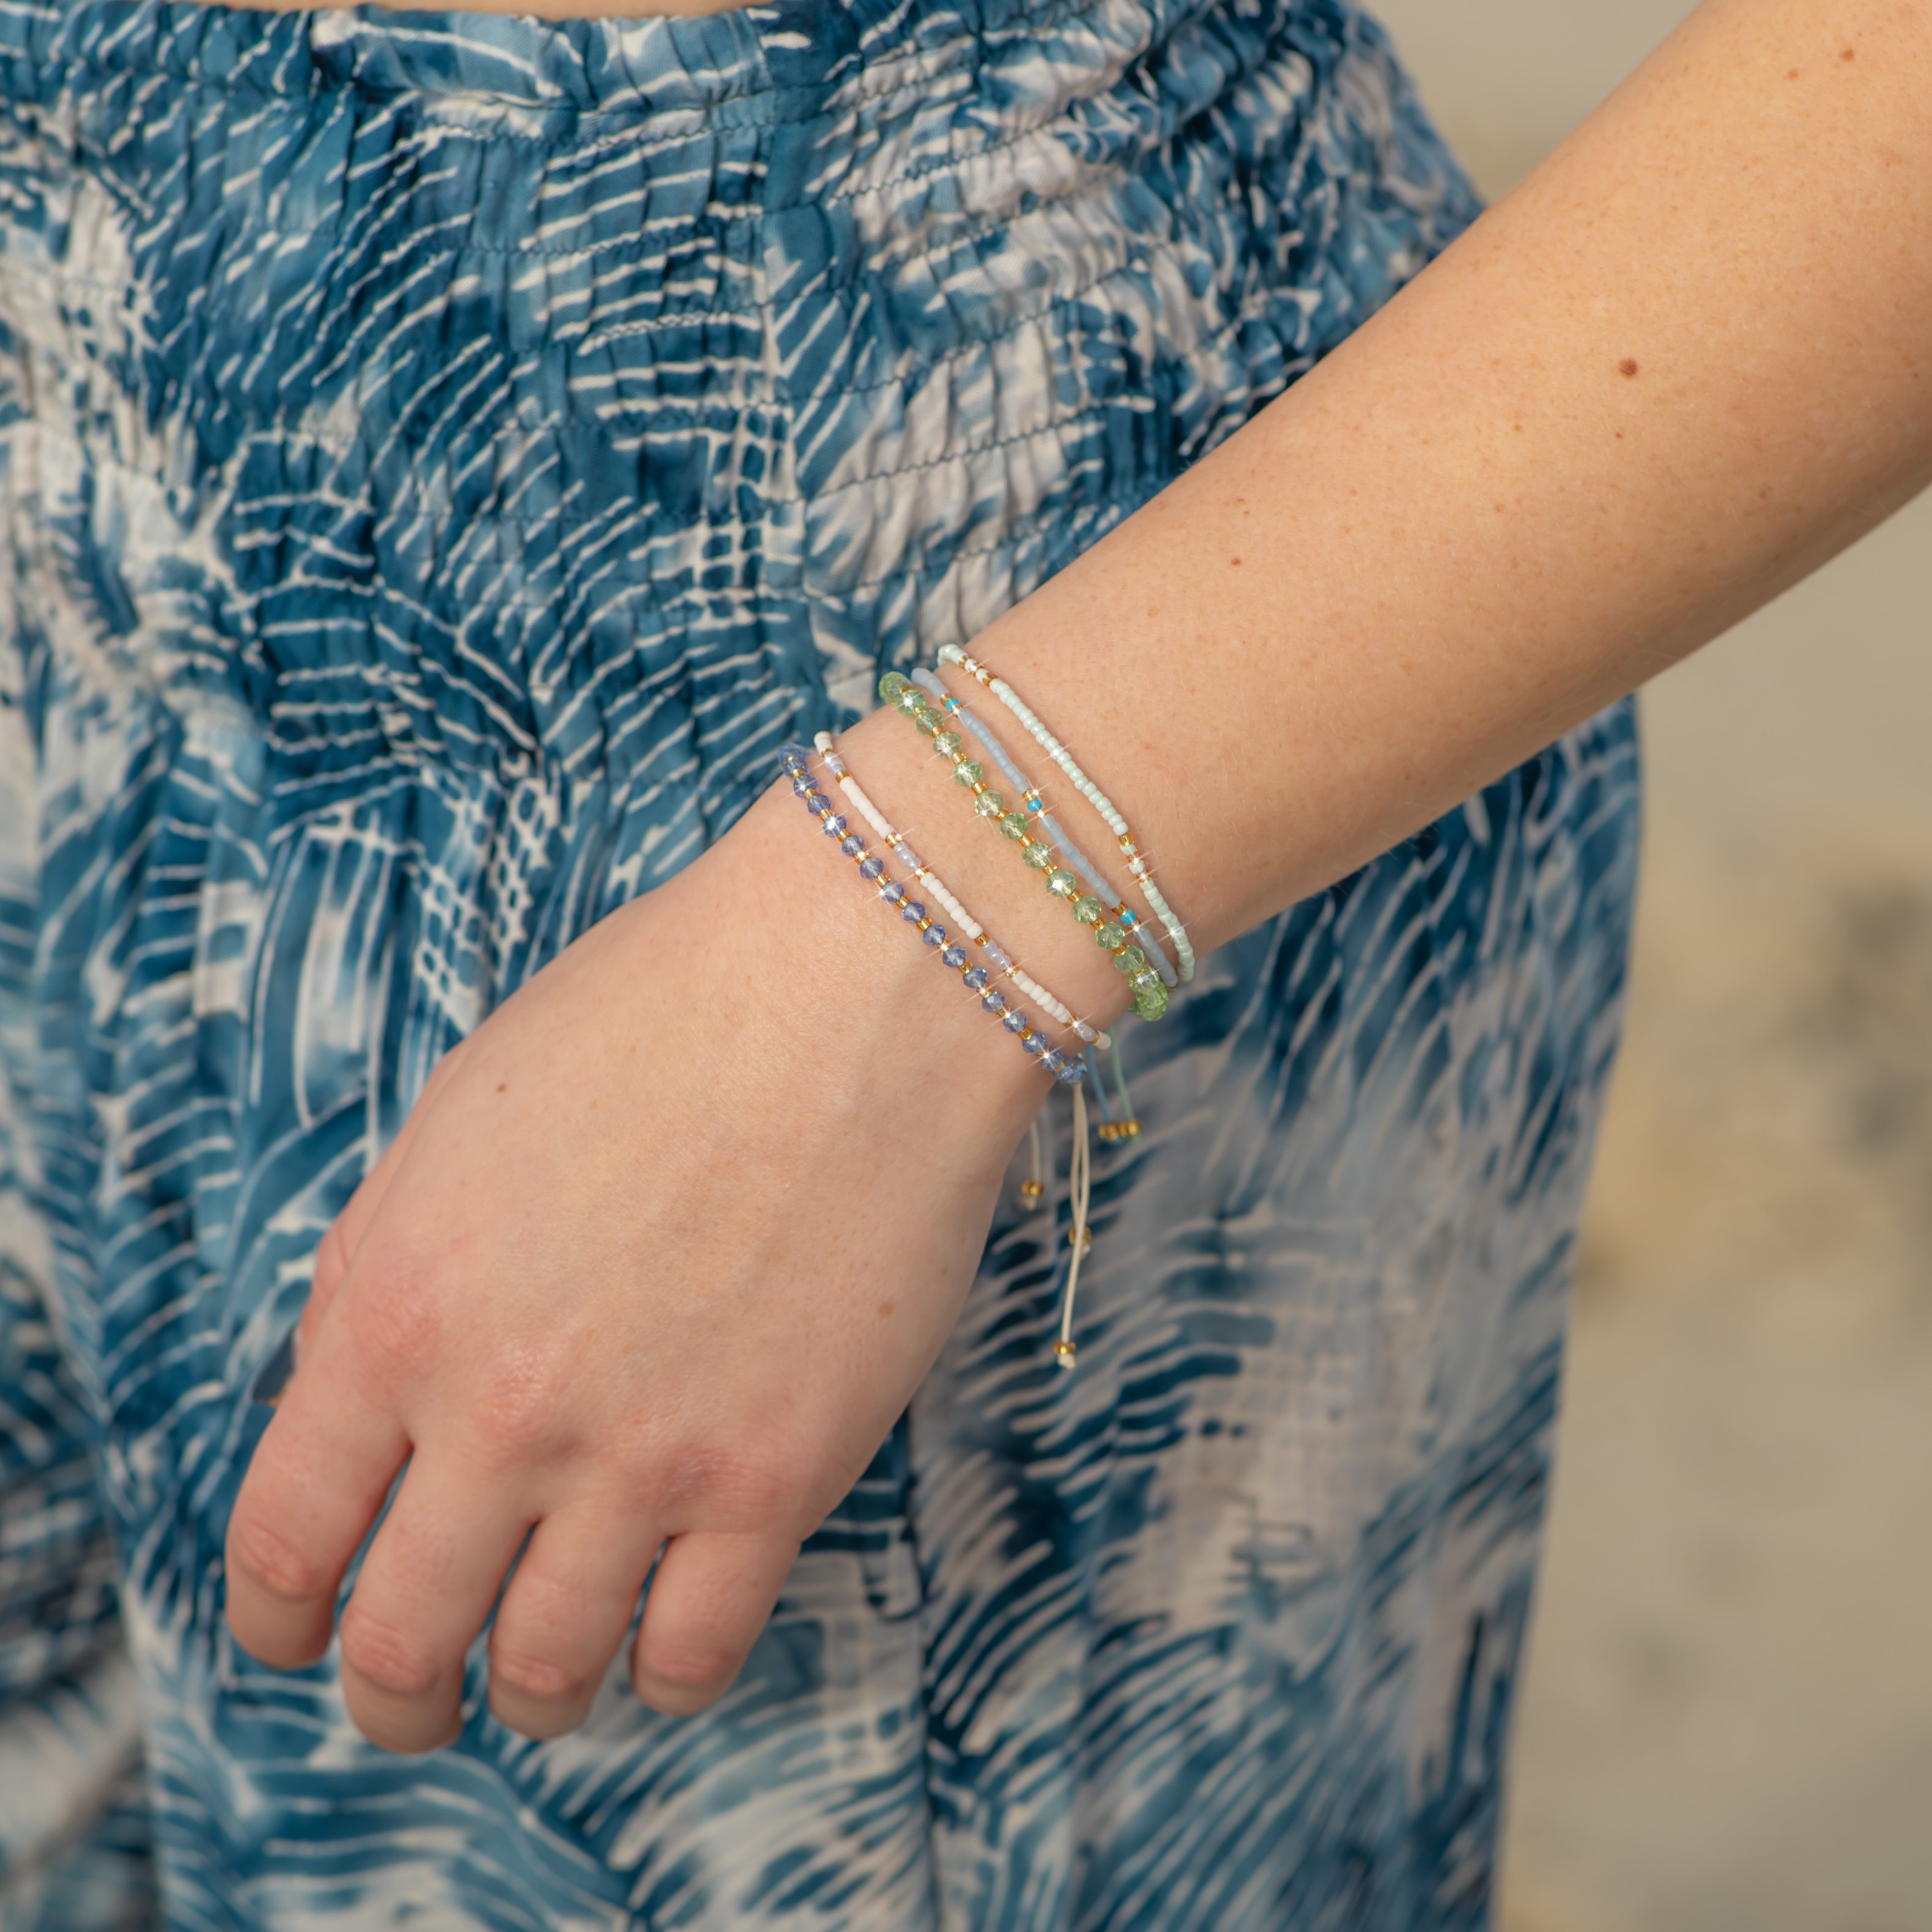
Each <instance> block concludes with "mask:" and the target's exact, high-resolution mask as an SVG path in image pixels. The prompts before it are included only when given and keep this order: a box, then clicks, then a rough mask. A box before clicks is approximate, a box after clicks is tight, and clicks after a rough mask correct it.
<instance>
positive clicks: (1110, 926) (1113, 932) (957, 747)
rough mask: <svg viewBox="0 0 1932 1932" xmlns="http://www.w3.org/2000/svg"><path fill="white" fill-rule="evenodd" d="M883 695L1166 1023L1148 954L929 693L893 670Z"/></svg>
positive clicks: (1141, 1006)
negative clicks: (1013, 805)
mask: <svg viewBox="0 0 1932 1932" xmlns="http://www.w3.org/2000/svg"><path fill="white" fill-rule="evenodd" d="M879 695H880V697H881V698H882V699H883V700H884V701H885V702H886V704H888V705H889V706H891V708H892V709H893V710H895V711H896V712H898V713H899V714H900V715H901V716H902V717H904V718H907V719H909V720H910V721H911V724H912V727H913V730H916V731H917V732H918V733H919V735H920V736H921V737H922V738H926V739H929V740H930V741H931V742H932V748H933V751H935V753H936V754H938V756H939V757H942V758H944V759H946V760H947V761H948V762H949V763H950V764H951V766H952V767H953V779H954V781H955V782H956V783H957V784H959V785H960V786H962V787H964V788H965V790H967V791H968V792H969V793H971V796H972V802H973V811H974V814H975V815H976V816H977V817H979V818H980V819H982V820H984V821H985V822H986V823H987V824H989V825H992V826H997V827H998V830H999V832H1000V835H1001V837H1002V838H1005V839H1007V841H1009V842H1010V843H1011V844H1016V845H1017V846H1018V847H1019V854H1020V861H1021V863H1022V864H1023V865H1025V866H1026V867H1027V868H1028V870H1029V871H1034V872H1038V873H1040V874H1042V875H1043V877H1044V879H1045V881H1046V889H1047V890H1048V891H1049V892H1051V893H1052V895H1054V897H1055V898H1057V899H1059V900H1061V901H1063V902H1064V903H1065V904H1067V906H1068V907H1069V908H1070V910H1071V911H1072V912H1073V916H1074V917H1075V919H1077V920H1078V921H1079V922H1080V924H1081V925H1082V926H1088V927H1090V928H1093V929H1094V940H1095V942H1096V943H1097V944H1098V945H1099V946H1100V949H1101V950H1103V952H1105V953H1109V954H1111V955H1112V958H1113V962H1114V965H1115V968H1116V970H1118V971H1120V972H1121V973H1124V974H1126V975H1127V989H1128V991H1129V992H1130V994H1131V995H1133V1007H1134V1012H1135V1014H1136V1016H1137V1017H1138V1018H1139V1019H1143V1020H1148V1021H1152V1020H1157V1019H1160V1018H1162V1017H1163V1015H1165V1014H1166V1011H1167V1005H1168V995H1167V989H1166V986H1164V985H1163V983H1162V982H1161V977H1160V974H1158V973H1157V972H1156V971H1154V969H1153V968H1151V966H1150V965H1148V956H1147V954H1146V953H1145V952H1144V951H1142V949H1141V948H1140V947H1139V946H1137V945H1136V944H1135V943H1134V939H1133V934H1131V933H1130V932H1128V931H1127V929H1126V928H1125V927H1124V926H1121V925H1119V924H1118V923H1117V922H1115V921H1114V920H1112V919H1109V918H1108V917H1107V908H1106V907H1105V906H1104V905H1103V904H1101V903H1100V901H1099V900H1098V899H1097V898H1094V896H1093V895H1091V893H1087V894H1082V893H1081V892H1080V881H1079V879H1078V878H1076V877H1075V876H1074V874H1073V873H1072V872H1071V871H1069V870H1068V869H1067V868H1066V867H1065V866H1064V865H1060V864H1058V862H1057V860H1058V856H1059V855H1058V853H1056V852H1055V850H1054V849H1053V847H1052V845H1050V844H1049V843H1048V842H1047V841H1046V840H1045V839H1043V838H1035V837H1034V823H1033V820H1031V818H1030V817H1028V814H1027V813H1026V811H1024V810H1017V811H1016V810H1013V809H1010V808H1009V807H1008V805H1007V801H1006V800H1005V799H1004V798H1003V797H1002V796H1001V795H1000V793H998V792H996V791H995V790H992V789H991V788H990V787H989V786H988V784H987V783H986V769H985V767H984V766H982V765H981V764H980V763H979V761H978V760H977V759H974V758H969V757H967V756H966V747H965V742H964V740H963V739H962V738H961V737H960V736H959V733H958V732H956V731H953V730H948V729H947V725H946V721H945V719H944V718H943V717H942V716H941V715H940V712H939V711H938V708H937V707H936V706H934V705H933V704H932V703H931V701H930V700H929V699H928V698H927V697H926V693H925V692H924V691H922V690H921V689H920V688H919V686H918V685H916V684H914V683H913V681H912V680H911V679H910V678H908V677H906V676H902V675H901V673H899V672H898V671H895V670H889V671H887V672H886V674H885V675H884V676H883V677H882V678H880V679H879ZM1037 797H1038V787H1029V789H1028V791H1027V793H1026V794H1025V796H1024V797H1023V798H1022V799H1021V800H1020V803H1021V805H1022V806H1024V805H1025V804H1026V802H1027V800H1028V799H1036V800H1037Z"/></svg>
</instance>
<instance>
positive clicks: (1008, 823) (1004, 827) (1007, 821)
mask: <svg viewBox="0 0 1932 1932" xmlns="http://www.w3.org/2000/svg"><path fill="white" fill-rule="evenodd" d="M1000 829H1001V831H1002V832H1004V833H1005V834H1006V835H1007V837H1008V838H1025V836H1026V835H1027V822H1026V814H1025V812H1023V811H1010V812H1008V813H1007V815H1006V816H1005V817H1004V818H1002V819H1001V820H1000Z"/></svg>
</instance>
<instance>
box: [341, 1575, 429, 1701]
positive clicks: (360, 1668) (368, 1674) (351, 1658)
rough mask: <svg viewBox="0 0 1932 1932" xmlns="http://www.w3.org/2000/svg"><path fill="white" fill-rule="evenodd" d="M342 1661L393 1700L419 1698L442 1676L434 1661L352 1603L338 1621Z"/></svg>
mask: <svg viewBox="0 0 1932 1932" xmlns="http://www.w3.org/2000/svg"><path fill="white" fill-rule="evenodd" d="M342 1660H343V1661H344V1663H345V1664H347V1665H348V1666H349V1667H350V1669H351V1670H353V1671H354V1672H355V1673H356V1675H357V1676H359V1677H360V1678H362V1679H363V1680H364V1681H365V1682H366V1683H368V1684H371V1685H374V1686H375V1688H377V1690H379V1691H387V1692H389V1694H390V1695H391V1696H392V1697H422V1696H424V1695H425V1694H427V1693H428V1692H429V1691H433V1690H434V1689H435V1688H436V1685H437V1679H438V1678H439V1677H440V1676H441V1675H442V1672H441V1669H440V1664H439V1661H438V1660H437V1658H436V1657H435V1656H434V1655H433V1654H432V1653H431V1652H429V1651H428V1650H427V1649H425V1648H424V1647H423V1646H422V1645H421V1644H419V1643H415V1642H413V1640H411V1639H410V1638H409V1637H405V1636H404V1634H403V1633H402V1632H401V1631H399V1630H398V1629H396V1628H395V1626H394V1625H390V1624H386V1623H384V1622H382V1621H381V1619H379V1618H377V1617H373V1616H370V1615H369V1614H368V1612H366V1611H362V1612H359V1611H358V1610H357V1609H356V1605H355V1603H354V1601H353V1599H352V1600H351V1601H350V1606H349V1608H348V1609H347V1610H346V1611H345V1612H344V1613H343V1618H342Z"/></svg>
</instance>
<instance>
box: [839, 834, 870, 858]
mask: <svg viewBox="0 0 1932 1932" xmlns="http://www.w3.org/2000/svg"><path fill="white" fill-rule="evenodd" d="M838 849H839V850H840V851H841V852H843V853H844V855H845V856H846V857H847V858H848V859H856V858H857V857H858V856H859V853H862V851H864V850H865V840H864V839H862V838H860V837H859V835H858V833H857V832H847V834H846V835H845V836H844V838H841V839H840V840H839V841H838Z"/></svg>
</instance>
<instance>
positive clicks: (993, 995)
mask: <svg viewBox="0 0 1932 1932" xmlns="http://www.w3.org/2000/svg"><path fill="white" fill-rule="evenodd" d="M980 1005H982V1006H983V1007H985V1008H986V1010H987V1012H989V1013H1004V1012H1005V1011H1006V1010H1007V996H1006V995H1005V994H1004V993H1003V992H1001V991H1000V989H999V988H998V987H997V986H995V987H993V988H992V989H990V990H989V991H988V992H986V993H984V994H983V995H981V996H980Z"/></svg>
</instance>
